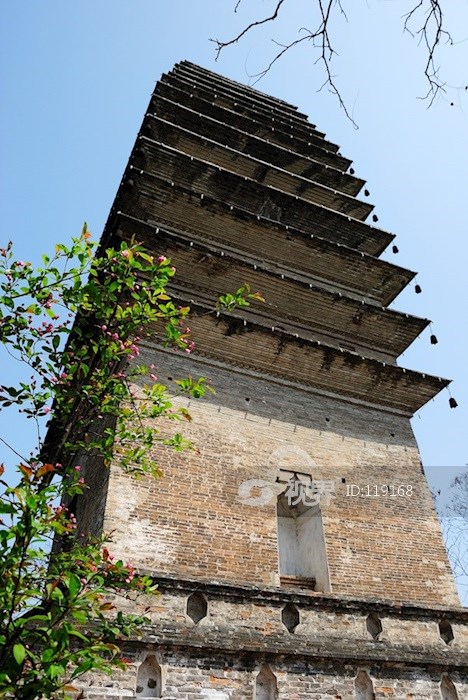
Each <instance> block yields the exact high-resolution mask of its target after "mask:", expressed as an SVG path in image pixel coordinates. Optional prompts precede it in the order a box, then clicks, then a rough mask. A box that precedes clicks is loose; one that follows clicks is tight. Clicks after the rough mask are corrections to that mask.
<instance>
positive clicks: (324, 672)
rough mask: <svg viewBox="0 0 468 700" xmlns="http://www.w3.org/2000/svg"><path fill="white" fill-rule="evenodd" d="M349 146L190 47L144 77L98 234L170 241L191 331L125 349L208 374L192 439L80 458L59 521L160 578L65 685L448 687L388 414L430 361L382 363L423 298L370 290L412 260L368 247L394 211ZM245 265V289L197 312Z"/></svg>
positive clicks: (457, 638) (226, 699) (228, 699)
mask: <svg viewBox="0 0 468 700" xmlns="http://www.w3.org/2000/svg"><path fill="white" fill-rule="evenodd" d="M350 164H351V161H350V160H348V159H347V158H345V157H344V156H342V155H341V154H340V153H339V149H338V147H337V146H336V145H334V144H332V143H330V142H329V141H327V140H326V139H325V136H324V134H323V133H321V132H319V131H317V129H316V128H315V126H314V125H313V124H310V123H309V122H308V120H307V117H306V116H305V115H303V114H301V113H299V112H298V111H297V109H296V108H295V107H293V106H291V105H289V104H286V103H285V102H283V101H281V100H279V99H275V98H273V97H269V96H267V95H264V94H263V93H261V92H258V91H256V90H253V89H251V88H247V87H245V86H243V85H240V84H238V83H235V82H233V81H231V80H228V79H226V78H224V77H222V76H220V75H216V74H214V73H211V72H210V71H207V70H204V69H202V68H199V67H197V66H195V65H193V64H191V63H188V62H182V63H180V64H178V65H177V66H176V67H175V68H174V69H173V70H172V71H171V72H170V73H168V74H167V75H164V76H163V77H162V79H161V81H160V82H159V83H158V84H157V85H156V88H155V91H154V94H153V96H152V98H151V101H150V105H149V109H148V113H147V114H146V115H145V118H144V120H143V124H142V127H141V130H140V133H139V134H138V137H137V140H136V144H135V147H134V149H133V151H132V154H131V157H130V162H129V165H128V167H127V169H126V171H125V174H124V177H123V179H122V183H121V186H120V188H119V191H118V193H117V197H116V200H115V203H114V206H113V208H112V211H111V213H110V216H109V219H108V223H107V225H106V229H105V233H104V237H103V244H104V245H107V244H111V243H115V242H116V241H117V240H118V239H119V238H120V239H121V238H124V239H128V240H129V239H131V238H132V237H135V238H136V239H137V240H139V241H141V242H143V243H144V244H145V245H146V246H147V247H148V248H149V249H151V250H152V251H154V252H155V253H157V254H158V255H159V254H164V255H166V256H168V257H170V258H171V259H172V260H173V262H174V264H175V266H176V267H177V275H176V277H175V280H174V283H173V285H172V289H171V292H172V294H173V295H174V297H175V298H176V299H179V300H181V301H182V302H184V303H185V302H188V303H189V304H190V306H191V308H192V313H191V320H190V326H191V328H192V337H193V340H194V341H195V343H196V352H195V353H194V354H193V355H190V356H188V355H184V354H181V353H178V352H174V351H172V350H167V349H164V348H163V347H162V346H161V345H160V344H158V338H157V337H154V339H153V341H152V342H149V341H147V342H145V344H144V347H143V351H142V354H143V355H144V359H145V360H146V361H148V362H153V363H154V364H155V365H156V367H157V373H158V375H159V377H160V380H161V381H162V382H163V383H167V385H168V386H169V387H171V386H174V388H175V385H174V383H173V380H174V379H175V378H178V377H184V376H187V375H193V376H199V375H202V376H205V377H207V378H208V379H210V380H211V382H212V385H213V386H214V387H215V389H216V395H211V394H210V395H209V396H207V397H205V398H204V399H200V400H199V401H192V402H190V404H189V402H188V401H185V404H189V410H190V412H191V414H192V416H193V422H192V423H191V424H190V425H187V426H186V428H185V430H184V434H185V435H186V436H187V437H190V438H191V439H193V440H194V441H195V443H196V444H197V446H198V448H199V449H198V451H197V452H187V453H178V454H175V453H172V454H168V455H165V454H162V455H161V454H158V455H157V456H155V458H156V457H157V458H158V460H159V461H160V462H161V466H162V468H163V471H164V476H163V478H161V479H159V480H158V481H154V480H151V479H149V478H148V479H143V480H141V481H135V480H132V479H131V478H129V477H127V476H125V475H124V474H122V473H121V472H120V471H118V470H117V469H111V470H110V472H108V471H106V470H103V469H98V468H92V467H93V465H88V467H87V471H88V473H87V474H85V476H86V480H87V482H88V483H91V486H92V488H91V489H90V490H89V492H88V495H86V496H84V497H83V501H82V503H80V504H79V505H78V507H77V514H78V517H79V519H80V525H79V527H80V529H83V528H87V529H92V530H95V531H96V530H98V531H100V530H102V529H103V530H104V531H105V532H111V531H112V532H113V539H114V542H113V549H114V550H115V553H116V554H118V555H119V556H122V557H124V558H125V559H129V560H131V561H132V563H135V564H136V565H137V566H138V567H139V568H140V569H141V570H143V571H148V572H150V573H151V574H152V575H153V576H154V577H155V579H156V580H157V581H158V583H159V587H160V590H161V592H162V595H161V596H159V597H156V598H155V599H154V600H151V601H146V602H149V604H150V605H151V606H152V612H151V613H150V615H151V617H152V622H151V624H150V625H149V626H148V627H147V628H145V629H144V631H143V636H142V637H141V638H140V639H138V640H134V641H133V642H130V643H129V644H128V648H127V649H126V652H125V653H126V656H128V657H129V658H130V659H131V660H132V662H133V663H132V664H131V665H130V666H129V669H128V672H127V673H126V674H124V675H116V676H115V677H113V678H112V679H107V678H101V677H97V676H94V677H90V678H88V679H87V680H86V682H84V685H83V695H82V696H81V697H84V698H94V699H95V700H96V699H98V698H102V700H109V699H110V698H165V699H166V700H253V699H255V700H273V699H276V698H277V699H278V700H306V699H309V698H314V699H317V700H318V699H329V700H332V699H334V700H338V699H341V700H351V698H361V699H365V700H370V699H371V698H391V699H395V700H396V699H400V698H407V699H410V698H411V699H413V700H423V699H426V698H427V699H429V698H430V699H432V698H445V699H450V700H455V699H456V698H458V699H459V700H462V698H465V700H466V698H467V697H468V678H467V670H468V611H467V610H466V609H465V610H463V609H462V608H461V607H460V604H459V600H458V597H457V593H456V589H455V585H454V581H453V578H452V574H451V571H450V567H449V563H448V560H447V555H446V552H445V549H444V546H443V542H442V537H441V533H440V528H439V524H438V521H437V517H436V513H435V510H434V506H433V503H432V499H431V494H430V491H429V488H428V485H427V482H426V479H425V477H424V473H423V470H422V466H421V461H420V457H419V453H418V448H417V445H416V442H415V439H414V436H413V433H412V430H411V427H410V418H411V416H412V415H413V413H414V412H415V411H417V410H418V409H419V408H420V407H421V406H422V405H423V404H425V403H426V402H427V401H428V400H429V399H431V398H432V397H433V396H435V395H436V394H437V393H438V392H439V391H440V390H441V389H442V388H443V387H444V386H446V384H447V381H445V380H442V379H439V378H436V377H431V376H428V375H424V374H420V373H418V372H414V371H412V370H407V369H403V368H402V367H400V366H398V365H397V358H398V356H399V355H400V354H401V353H402V352H403V351H404V350H405V348H407V347H408V345H410V344H411V343H412V342H413V340H414V339H415V338H416V337H417V336H418V335H419V334H420V333H421V331H422V330H423V329H424V328H425V327H426V325H427V323H428V321H427V320H425V319H421V318H416V317H414V316H409V315H408V314H405V313H401V312H398V311H395V310H393V309H389V308H388V306H389V304H390V303H391V302H392V301H393V300H394V299H395V297H396V296H397V295H398V293H399V292H400V291H401V290H402V289H403V288H404V287H405V286H406V285H407V284H409V283H410V281H411V280H412V278H413V276H414V273H413V272H411V271H409V270H406V269H403V268H401V267H398V266H396V265H393V264H391V263H389V262H386V261H384V260H381V259H379V256H380V254H381V253H382V252H383V251H384V250H385V248H386V247H387V246H388V245H389V244H390V243H391V242H392V240H393V235H391V234H390V233H387V232H385V231H383V230H381V229H380V228H377V227H375V226H373V225H370V224H369V223H366V219H367V218H368V217H369V216H370V214H371V212H372V205H370V204H368V203H367V202H364V201H360V200H359V199H357V198H356V196H357V195H358V193H359V192H360V191H361V189H362V188H363V186H364V182H363V180H361V179H359V178H358V177H356V176H354V175H353V174H350V170H349V168H350ZM245 284H249V285H250V286H251V288H252V290H260V291H261V293H262V294H263V296H264V297H265V300H266V301H265V303H263V304H262V303H260V302H258V303H253V304H252V306H251V307H249V308H246V309H237V310H234V311H232V312H229V313H228V312H223V313H218V314H216V313H213V304H214V302H215V300H216V298H217V297H218V296H219V295H220V294H223V293H226V292H229V291H233V290H235V289H237V288H238V287H240V286H244V285H245ZM175 401H176V402H181V403H184V400H182V399H179V398H176V399H175ZM127 604H128V603H127Z"/></svg>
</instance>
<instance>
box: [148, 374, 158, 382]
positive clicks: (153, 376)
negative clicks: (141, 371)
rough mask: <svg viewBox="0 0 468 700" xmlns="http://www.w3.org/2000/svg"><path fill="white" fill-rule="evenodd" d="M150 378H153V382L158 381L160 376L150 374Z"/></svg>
mask: <svg viewBox="0 0 468 700" xmlns="http://www.w3.org/2000/svg"><path fill="white" fill-rule="evenodd" d="M150 379H152V380H153V382H157V381H158V378H157V376H156V375H155V374H150Z"/></svg>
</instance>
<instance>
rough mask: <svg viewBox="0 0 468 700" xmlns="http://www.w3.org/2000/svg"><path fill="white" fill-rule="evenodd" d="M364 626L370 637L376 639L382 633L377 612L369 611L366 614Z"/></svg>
mask: <svg viewBox="0 0 468 700" xmlns="http://www.w3.org/2000/svg"><path fill="white" fill-rule="evenodd" d="M366 627H367V631H368V632H369V634H370V636H371V637H372V639H375V640H376V641H377V639H378V638H379V637H380V634H381V633H382V622H381V621H380V617H379V616H378V615H377V613H371V614H370V615H368V616H367V620H366Z"/></svg>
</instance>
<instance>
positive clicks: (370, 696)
mask: <svg viewBox="0 0 468 700" xmlns="http://www.w3.org/2000/svg"><path fill="white" fill-rule="evenodd" d="M354 689H355V691H356V700H374V699H375V694H374V684H373V683H372V679H371V678H370V676H369V674H368V673H367V671H359V672H358V674H357V676H356V679H355V681H354Z"/></svg>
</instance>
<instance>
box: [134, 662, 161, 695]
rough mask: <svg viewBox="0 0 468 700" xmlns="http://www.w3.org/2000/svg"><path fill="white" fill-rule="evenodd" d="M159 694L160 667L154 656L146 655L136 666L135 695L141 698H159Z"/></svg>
mask: <svg viewBox="0 0 468 700" xmlns="http://www.w3.org/2000/svg"><path fill="white" fill-rule="evenodd" d="M161 696H162V676H161V667H160V665H159V664H158V662H157V660H156V657H155V656H153V655H148V656H147V657H146V659H145V660H144V661H143V663H142V664H140V667H139V668H138V674H137V688H136V697H137V698H141V700H143V698H160V697H161Z"/></svg>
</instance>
